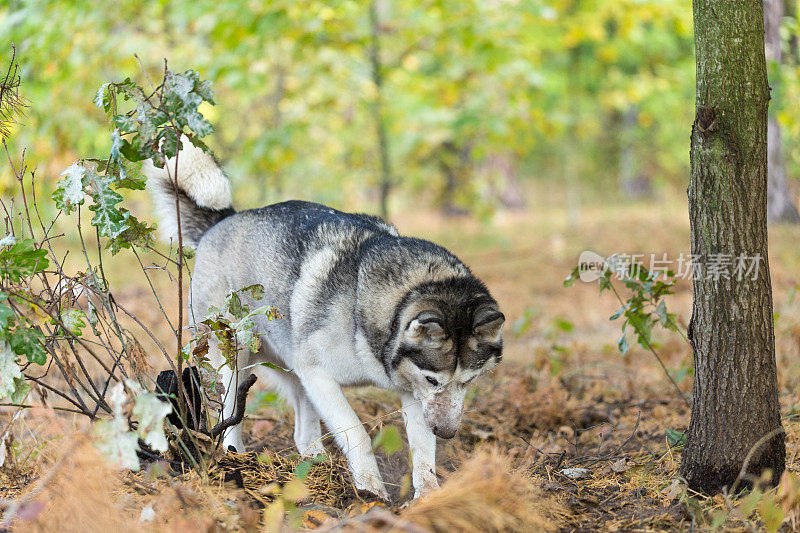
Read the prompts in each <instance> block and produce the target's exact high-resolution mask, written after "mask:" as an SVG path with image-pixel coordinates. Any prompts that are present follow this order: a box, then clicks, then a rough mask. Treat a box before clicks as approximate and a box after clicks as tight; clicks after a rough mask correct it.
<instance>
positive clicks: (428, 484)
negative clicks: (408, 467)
mask: <svg viewBox="0 0 800 533" xmlns="http://www.w3.org/2000/svg"><path fill="white" fill-rule="evenodd" d="M438 488H439V479H438V478H437V477H436V474H434V473H433V471H428V472H426V475H423V476H420V478H419V479H415V480H414V499H417V498H421V497H423V496H425V495H426V494H428V493H429V492H432V491H434V490H436V489H438Z"/></svg>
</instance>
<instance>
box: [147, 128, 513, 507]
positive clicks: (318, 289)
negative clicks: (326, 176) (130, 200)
mask: <svg viewBox="0 0 800 533" xmlns="http://www.w3.org/2000/svg"><path fill="white" fill-rule="evenodd" d="M182 144H183V148H182V150H181V152H180V154H179V157H178V160H179V167H178V172H177V175H178V180H177V187H176V185H175V181H174V180H173V177H174V174H175V162H174V160H172V161H169V162H168V163H167V167H166V169H158V168H156V167H155V166H153V165H152V164H146V165H145V167H144V172H145V174H146V175H147V177H148V178H149V180H148V188H149V189H150V190H151V191H153V196H154V205H155V206H156V211H157V214H158V216H159V217H160V218H161V224H160V226H161V228H162V230H165V231H162V234H163V235H164V236H165V237H166V238H167V239H172V240H173V241H175V239H176V236H177V224H176V222H175V220H176V212H175V199H176V194H177V196H178V198H179V200H180V216H181V229H182V234H183V239H184V244H185V245H190V246H193V247H196V259H195V265H194V273H193V276H192V287H191V312H192V315H193V318H194V320H197V321H201V320H203V317H205V316H206V315H207V314H208V312H209V309H210V307H211V306H220V305H222V304H223V302H224V301H225V298H226V296H227V295H228V294H229V293H230V292H231V291H235V290H239V289H241V288H243V287H246V286H249V285H253V284H261V285H263V286H264V288H265V293H266V296H265V299H264V300H263V301H262V302H248V303H250V304H251V305H262V304H263V303H269V304H270V305H274V306H275V307H276V308H277V309H278V311H279V312H280V313H281V314H282V315H283V318H281V319H278V320H273V321H268V320H266V319H265V318H263V317H257V319H256V324H255V331H256V332H258V333H259V334H260V336H261V339H262V343H261V349H260V350H259V351H258V352H257V353H251V352H250V351H249V350H247V349H246V348H245V349H243V350H241V351H240V352H239V354H238V367H237V368H238V369H244V370H237V371H235V370H232V369H231V368H230V367H228V366H227V365H224V360H223V358H222V356H221V354H220V352H219V349H218V347H217V346H216V344H215V339H212V340H211V341H210V344H211V346H210V350H209V358H210V359H211V362H212V364H213V365H214V366H215V367H219V368H220V374H221V375H222V382H223V384H224V385H225V386H226V389H227V390H228V391H229V392H228V393H227V394H226V397H225V402H224V409H223V416H226V417H227V416H229V415H230V414H231V413H232V412H233V411H234V408H235V405H234V402H235V394H233V393H231V392H230V391H235V390H236V386H237V384H238V383H239V381H240V380H241V379H243V378H244V376H245V375H246V374H247V373H249V372H250V371H251V369H250V368H252V365H254V364H255V363H258V362H264V361H269V362H272V363H275V364H277V365H280V366H281V367H284V368H289V369H293V371H292V372H281V371H276V370H272V369H269V368H266V367H264V366H261V365H258V366H256V367H255V368H256V369H258V371H259V372H258V373H259V374H260V375H261V377H262V378H266V380H267V381H268V382H269V383H270V384H271V385H272V386H274V387H275V388H276V389H277V390H278V392H279V393H280V394H281V395H282V396H283V397H284V398H285V399H286V400H288V402H289V403H290V404H291V405H292V407H293V408H294V412H295V428H294V440H295V444H296V445H297V448H298V450H299V451H300V452H301V453H303V454H307V455H314V454H317V453H321V452H323V451H324V448H323V446H322V431H321V428H320V421H322V422H324V423H325V427H326V428H327V430H328V431H329V432H330V433H331V434H333V435H334V437H335V440H336V443H337V444H338V446H339V447H340V448H341V449H342V451H343V453H344V454H345V455H346V457H347V460H348V464H349V466H350V469H351V471H352V473H353V478H354V481H355V484H356V487H357V488H358V489H362V490H368V491H370V492H372V493H375V494H377V495H379V496H382V497H384V498H388V493H387V492H386V488H385V486H384V483H383V480H382V479H381V475H380V472H379V471H378V465H377V463H376V461H375V456H374V455H373V452H372V448H371V442H370V439H369V436H368V435H367V432H366V430H365V429H364V427H363V425H362V424H361V421H360V420H359V418H358V416H357V415H356V413H355V412H354V411H353V409H352V408H351V407H350V405H349V403H348V402H347V399H346V398H345V395H344V393H343V392H342V387H343V386H350V385H375V386H378V387H381V388H384V389H390V390H396V391H398V392H399V393H400V395H401V398H402V405H403V408H402V411H403V418H404V421H405V425H406V433H407V436H408V441H409V446H410V448H411V454H412V470H413V473H412V481H413V485H414V489H415V496H417V497H418V496H420V495H421V494H423V493H425V492H427V491H429V490H431V489H434V488H436V487H437V486H438V481H437V477H436V436H439V437H441V438H446V439H449V438H452V437H453V436H454V435H455V433H456V431H457V429H458V426H459V425H460V422H461V414H462V410H463V406H464V395H465V393H466V390H467V384H468V383H469V382H470V381H472V380H473V379H475V378H476V377H477V376H478V375H480V374H481V373H482V372H485V371H486V370H489V369H492V368H494V367H495V365H497V363H499V362H500V359H501V353H502V339H501V331H502V327H503V322H504V320H505V318H504V316H503V314H502V313H501V312H500V311H499V309H498V305H497V302H496V301H495V300H494V299H493V298H492V296H491V295H490V294H489V291H488V290H487V288H486V286H485V285H484V284H483V283H482V282H481V281H480V280H478V279H477V278H476V277H475V276H474V275H473V274H472V273H471V272H470V270H469V268H467V266H465V265H464V263H462V262H461V261H460V260H459V259H458V258H457V257H456V256H455V255H453V254H451V253H450V252H448V251H447V250H445V249H444V248H442V247H441V246H437V245H436V244H433V243H431V242H428V241H424V240H421V239H415V238H410V237H403V236H400V235H399V234H398V232H397V230H396V229H395V227H394V226H392V225H391V224H388V223H386V222H384V221H383V220H381V219H379V218H377V217H374V216H369V215H363V214H351V213H343V212H341V211H337V210H335V209H331V208H329V207H325V206H323V205H320V204H315V203H310V202H302V201H289V202H281V203H278V204H274V205H270V206H267V207H262V208H260V209H250V210H247V211H241V212H238V213H236V212H234V210H233V208H232V207H231V200H230V185H229V183H228V180H227V178H226V177H225V175H224V174H223V172H222V170H221V169H220V167H219V165H217V163H216V161H215V160H214V159H213V158H212V157H211V156H209V155H207V154H205V153H203V152H202V151H200V150H199V149H197V148H195V147H193V146H191V144H190V143H189V142H188V141H187V140H186V139H185V138H184V139H183V143H182ZM167 169H168V170H167ZM212 337H213V336H212ZM248 367H250V368H248ZM223 444H224V446H225V447H226V449H227V448H228V447H229V446H231V445H232V446H234V447H235V448H236V449H237V450H239V451H243V450H244V445H243V443H242V430H241V425H238V426H236V427H233V428H231V429H230V430H229V431H228V432H227V433H226V434H225V436H224V440H223Z"/></svg>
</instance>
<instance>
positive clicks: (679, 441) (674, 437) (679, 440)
mask: <svg viewBox="0 0 800 533" xmlns="http://www.w3.org/2000/svg"><path fill="white" fill-rule="evenodd" d="M664 431H665V432H666V434H667V444H669V445H670V447H671V448H683V447H684V446H685V445H686V432H685V431H676V430H674V429H670V428H666V429H665V430H664Z"/></svg>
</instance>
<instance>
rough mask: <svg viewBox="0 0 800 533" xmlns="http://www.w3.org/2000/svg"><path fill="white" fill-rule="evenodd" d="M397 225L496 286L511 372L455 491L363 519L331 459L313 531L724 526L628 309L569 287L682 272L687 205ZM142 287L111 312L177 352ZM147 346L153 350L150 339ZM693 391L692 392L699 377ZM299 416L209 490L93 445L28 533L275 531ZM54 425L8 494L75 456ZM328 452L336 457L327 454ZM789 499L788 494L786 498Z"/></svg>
mask: <svg viewBox="0 0 800 533" xmlns="http://www.w3.org/2000/svg"><path fill="white" fill-rule="evenodd" d="M397 222H398V225H399V226H400V228H401V230H402V231H404V232H406V233H410V234H415V235H419V236H422V237H427V238H430V239H432V240H435V241H438V242H440V243H442V244H444V245H445V246H447V247H449V248H450V249H452V250H453V251H454V252H455V253H456V254H458V255H459V256H461V257H462V258H463V259H464V260H465V261H466V262H467V263H469V264H470V266H471V267H472V268H473V270H474V271H475V272H476V273H477V274H478V275H479V276H481V277H482V278H483V279H484V281H485V282H486V283H487V285H488V286H489V287H490V288H491V289H492V291H493V293H494V294H495V296H496V297H497V298H498V300H499V301H500V304H501V307H502V309H503V310H504V312H505V314H506V316H507V318H508V322H509V327H508V328H507V332H508V333H507V334H506V336H505V340H506V349H505V360H504V363H503V364H502V365H501V366H500V367H499V368H498V370H497V371H495V372H494V373H492V374H491V375H488V376H485V377H483V378H481V379H480V380H479V381H478V382H477V383H476V384H475V387H474V388H473V389H472V390H471V391H470V394H469V396H468V402H467V410H466V412H465V415H464V420H463V426H462V429H461V431H460V432H459V434H458V436H457V437H456V438H455V439H453V440H450V441H440V442H439V444H440V449H439V453H438V462H439V465H438V467H439V471H440V472H442V473H443V474H444V475H445V476H446V482H445V483H444V485H443V488H442V489H441V490H439V491H437V492H434V493H432V494H430V495H429V496H427V497H426V498H425V499H423V500H421V501H418V502H414V503H413V504H411V505H410V506H408V507H407V508H401V507H394V508H390V509H386V508H381V507H369V506H364V505H363V503H362V502H360V501H359V500H358V499H357V498H355V497H354V495H353V493H352V489H351V488H350V486H349V485H348V481H347V476H346V472H345V471H344V469H343V463H342V459H341V457H338V456H337V455H336V454H335V453H332V454H331V456H332V459H331V460H330V461H329V462H327V463H322V464H320V465H316V466H315V467H314V469H312V471H311V473H310V474H309V478H308V485H309V486H310V488H311V496H310V497H309V498H308V499H307V501H306V502H304V503H301V504H300V507H301V510H302V511H303V512H304V515H303V516H304V518H305V520H304V524H305V525H306V526H307V527H317V526H319V525H323V524H324V525H323V527H327V528H333V529H339V530H353V531H354V530H371V531H374V530H385V531H390V530H392V531H445V530H446V531H458V530H487V531H491V530H494V531H506V530H520V531H521V530H525V531H537V530H545V529H555V530H563V531H571V530H585V531H597V530H625V531H651V530H675V529H690V528H692V527H695V528H697V529H701V530H703V529H705V530H707V529H710V526H711V521H712V519H713V517H714V516H715V513H723V512H728V511H729V507H730V505H731V503H730V502H727V501H725V500H724V499H723V498H720V497H717V498H705V497H703V496H701V495H697V494H692V493H691V492H690V491H686V490H685V489H684V488H682V487H681V486H680V485H679V484H676V481H675V480H676V475H677V469H678V466H679V464H680V450H679V449H670V447H669V446H668V445H667V442H666V434H665V432H666V429H667V428H669V429H675V430H678V431H682V430H683V429H685V428H686V427H687V425H688V422H689V411H688V409H686V407H685V406H684V405H683V404H682V402H681V401H680V400H679V399H678V398H677V397H676V395H675V393H674V391H673V390H671V389H670V386H669V384H668V383H667V382H666V380H665V379H664V377H663V374H661V371H660V369H659V368H658V366H657V364H656V363H655V361H654V360H653V359H652V356H651V355H649V354H647V353H645V352H643V351H641V350H640V349H638V348H636V347H633V349H632V350H631V351H630V352H629V353H628V354H627V355H626V356H624V357H623V356H621V355H620V354H619V352H618V351H617V349H616V346H615V343H616V339H617V338H618V337H619V325H618V324H617V323H612V322H609V321H608V317H609V316H610V315H611V314H612V313H613V312H614V311H615V310H616V308H617V307H618V303H617V302H616V301H615V300H613V297H610V296H608V295H604V296H603V297H598V295H597V287H596V286H594V285H588V284H586V285H583V284H579V285H578V286H576V287H574V288H571V289H564V288H562V286H561V281H562V280H563V278H564V276H565V275H566V274H567V272H568V271H569V270H570V268H571V267H572V266H573V264H574V262H575V260H576V258H577V256H578V254H579V253H580V251H582V250H584V249H593V250H596V251H598V252H600V253H603V254H610V253H613V252H628V253H634V252H647V253H649V252H654V253H658V254H660V253H662V252H667V253H668V254H669V256H670V257H675V256H677V255H678V254H679V253H681V252H684V253H686V252H688V246H689V244H688V243H689V237H688V220H687V217H686V214H685V200H683V199H673V200H669V199H667V201H665V202H664V203H662V204H660V205H659V206H657V207H654V206H653V205H652V204H628V205H624V206H612V207H608V206H596V207H592V206H589V207H585V209H584V211H583V216H582V218H581V220H579V221H570V220H568V219H567V217H566V214H565V210H563V209H561V208H560V207H554V206H553V205H549V204H546V203H544V202H540V203H539V204H538V205H533V206H532V207H531V211H530V212H528V213H525V214H510V215H501V216H499V217H498V218H497V219H496V220H495V221H494V222H493V223H492V224H490V225H488V226H484V225H481V224H478V223H476V222H474V221H464V220H456V221H447V220H444V219H441V218H440V217H438V216H435V215H431V214H430V213H421V214H415V215H413V216H411V215H407V216H405V217H404V218H403V219H402V220H399V221H397ZM798 237H800V230H798V228H792V227H778V228H773V229H772V230H771V237H770V267H771V270H772V282H773V287H774V291H775V298H774V300H775V310H776V312H777V314H778V316H777V317H776V322H775V327H776V344H777V352H778V369H779V382H780V387H781V391H782V395H781V407H782V411H783V413H784V425H785V428H786V431H787V467H788V470H789V471H790V472H793V473H795V474H797V473H798V472H800V421H798V420H800V416H798V415H797V413H798V412H800V397H798V394H797V390H798V387H800V366H798V365H797V357H798V356H800V297H795V298H794V299H792V298H791V297H790V295H791V292H792V290H793V287H795V286H797V285H798V283H800V277H798V275H797V272H800V260H798V256H797V251H796V243H797V240H798ZM106 271H107V272H108V273H109V275H110V277H111V278H112V286H113V285H114V279H118V280H120V281H122V280H124V279H126V276H128V275H129V272H130V269H129V265H125V264H124V262H121V263H120V262H117V263H115V262H114V261H112V262H110V264H107V265H106ZM151 274H152V276H153V277H154V279H155V283H156V285H157V286H158V287H159V288H160V289H161V288H163V287H166V286H167V284H168V279H167V277H166V274H164V273H162V272H160V271H152V273H151ZM161 278H163V279H161ZM144 284H145V282H144V281H143V280H132V281H128V285H123V286H122V288H121V290H119V291H117V292H116V293H115V297H116V298H117V299H119V300H120V301H121V302H123V304H124V305H126V307H128V308H130V309H132V310H134V311H135V312H136V313H137V315H139V316H141V317H142V318H143V319H144V320H145V321H146V322H147V323H148V325H150V326H153V327H154V331H156V333H157V334H158V335H159V336H160V337H162V338H167V336H168V335H169V333H168V331H167V329H168V328H167V327H166V326H165V325H164V324H163V320H162V319H161V318H160V316H159V313H158V311H157V309H154V306H153V304H152V302H151V301H150V300H149V299H148V296H147V292H146V291H145V290H143V289H142V288H141V287H143V286H144ZM161 292H162V294H166V295H169V294H172V292H173V291H172V290H171V289H170V290H169V291H167V290H162V291H161ZM164 304H165V307H167V309H169V310H172V309H174V308H175V302H174V301H171V300H170V299H169V297H166V298H165V301H164ZM690 304H691V290H690V286H689V285H688V284H687V283H685V282H681V283H680V284H679V286H678V290H677V294H675V295H674V296H671V297H670V298H669V299H668V301H667V306H668V308H669V309H670V311H674V312H677V313H678V316H679V322H681V323H683V324H684V325H685V324H686V323H687V322H688V318H689V312H690ZM526 311H531V317H532V318H531V327H530V328H529V329H528V330H527V331H526V332H525V333H523V334H521V335H520V336H518V337H517V336H514V335H513V333H512V331H511V330H512V328H511V327H510V326H511V325H512V324H513V323H515V322H516V321H518V320H520V319H521V317H522V316H523V313H525V312H526ZM557 320H566V321H568V322H569V323H571V324H572V325H573V326H574V329H573V330H572V331H565V330H562V329H559V328H557V327H555V326H554V324H555V323H556V321H557ZM658 340H659V341H660V347H659V351H660V353H661V355H662V357H663V358H664V360H665V363H666V364H667V367H668V368H670V369H677V368H679V367H680V366H681V365H682V364H685V363H687V362H689V361H690V357H691V354H690V349H689V347H688V346H687V345H686V344H685V343H684V342H683V340H682V339H680V338H677V337H675V336H673V335H671V334H659V335H658ZM143 344H145V349H147V350H148V351H150V352H151V353H155V351H154V350H152V347H151V346H148V345H147V341H146V340H143ZM151 362H152V363H153V364H154V365H155V367H156V369H158V368H159V367H160V366H163V364H162V363H161V362H160V361H159V359H158V358H156V357H153V358H151ZM256 386H257V387H258V385H256ZM680 386H681V388H682V390H683V391H684V392H687V393H690V392H691V388H692V380H691V376H688V377H686V378H685V379H684V380H683V381H682V382H681V383H680ZM349 396H350V398H351V400H352V401H353V402H352V403H353V405H354V407H355V408H356V410H357V412H358V413H359V415H360V416H361V417H362V420H372V419H373V418H375V417H379V416H381V415H383V414H385V413H388V412H390V411H393V410H394V409H396V408H397V407H398V403H397V399H396V398H394V397H393V396H391V395H388V394H384V393H380V392H377V391H375V390H370V389H366V390H357V391H353V392H351V393H349ZM292 418H293V417H292V416H291V415H290V413H287V412H286V410H285V409H282V408H279V407H275V406H260V407H258V408H257V410H256V411H254V412H251V413H250V419H249V420H248V421H247V422H246V425H245V437H246V439H248V440H246V444H247V446H248V449H250V450H255V451H256V452H261V453H264V454H266V455H265V456H262V459H261V460H259V459H258V458H257V456H256V455H254V454H237V455H235V456H230V457H229V458H228V459H227V461H228V462H227V463H224V462H223V463H222V464H220V465H217V466H216V467H214V469H212V474H211V476H210V477H209V478H205V479H204V478H202V477H201V476H199V475H198V474H197V473H194V472H187V473H181V474H175V473H171V474H170V473H164V472H160V473H159V472H157V471H156V470H158V469H154V470H153V471H150V472H143V473H139V474H127V475H124V476H123V475H120V474H118V473H115V472H113V471H109V470H108V469H106V468H105V467H104V466H102V464H101V463H99V462H98V461H97V458H96V457H95V456H94V455H93V453H94V452H93V451H92V450H91V448H80V449H79V452H78V451H76V452H75V453H74V454H73V455H74V457H72V458H71V459H70V460H69V461H68V462H65V463H64V466H63V467H62V468H61V470H59V472H58V474H57V475H54V477H53V478H52V483H50V484H48V488H47V489H46V490H44V491H43V492H41V493H40V494H39V496H38V498H39V499H40V500H41V501H42V502H44V503H46V507H45V508H44V509H42V510H41V512H40V514H38V515H36V517H34V521H33V522H31V521H25V522H24V524H23V523H19V524H18V525H17V529H19V530H25V531H27V530H29V529H31V528H39V530H46V529H48V528H50V530H53V529H56V530H70V529H69V528H72V529H71V530H77V529H81V530H83V531H94V530H109V529H110V528H112V527H113V528H116V529H118V530H120V531H125V530H126V528H133V529H137V530H141V529H143V528H145V529H149V530H155V531H215V530H257V529H258V528H260V527H261V526H262V525H263V524H262V523H261V521H262V520H263V516H262V514H261V508H262V507H264V506H268V505H270V503H271V502H272V501H273V499H274V498H273V496H272V495H270V494H271V493H268V492H265V491H263V490H261V489H262V488H263V487H265V486H267V485H269V484H271V483H278V484H280V483H284V482H286V481H287V480H288V479H291V475H292V471H293V470H294V468H295V466H296V465H297V462H298V459H297V457H295V456H293V455H291V453H289V452H288V451H287V450H291V448H292V438H291V434H292ZM52 420H53V419H51V418H49V419H41V418H40V419H37V418H36V417H28V418H26V419H24V420H22V421H21V422H19V423H17V424H16V425H15V427H14V432H13V433H14V438H15V440H16V442H17V443H18V446H17V447H16V448H15V450H14V453H13V454H12V456H11V458H10V460H9V462H8V464H7V465H6V466H5V467H4V468H3V469H0V494H1V495H2V496H3V497H6V498H12V497H19V496H18V495H19V494H20V492H22V493H23V495H24V494H25V491H30V490H33V489H34V487H36V482H37V480H41V479H43V478H44V477H45V476H46V475H47V473H48V472H50V471H52V469H53V465H54V464H56V462H57V461H58V457H60V456H61V455H60V454H61V453H62V452H61V450H63V449H64V448H63V446H64V445H59V444H58V443H59V442H61V441H65V440H69V439H64V438H63V436H64V435H71V434H73V433H75V432H76V431H79V430H80V428H75V427H74V426H72V425H66V424H62V425H60V426H58V427H56V428H55V429H53V428H51V426H52ZM61 420H63V418H62V419H61ZM370 427H371V428H372V429H374V427H375V424H370ZM48 428H50V429H48ZM59 435H60V436H61V437H59ZM32 436H35V440H34V439H32ZM67 446H68V445H67ZM327 447H328V449H329V451H330V450H332V445H331V444H330V443H327ZM31 450H34V453H31ZM487 450H491V451H487ZM278 452H280V453H278ZM264 457H270V458H271V459H269V460H267V461H264V460H263V458H264ZM407 457H408V456H407V449H406V450H404V451H403V452H400V453H398V454H395V455H394V456H392V457H388V458H387V457H384V456H380V457H379V463H380V466H381V468H382V470H383V472H384V473H385V475H386V478H387V482H389V485H390V486H393V487H395V489H397V487H398V486H400V485H402V477H403V476H405V475H407V473H408V471H409V466H408V461H407ZM565 467H571V468H585V469H586V470H587V473H588V474H587V476H586V477H585V478H583V479H579V480H574V479H569V478H568V477H566V476H564V475H563V474H562V473H561V470H562V469H563V468H565ZM234 471H235V472H237V473H238V478H239V479H240V481H241V486H239V485H237V483H236V478H237V474H233V473H232V472H234ZM226 478H227V479H228V481H225V479H226ZM798 486H800V485H798ZM782 490H784V492H786V488H785V485H784V488H783V489H782ZM799 490H800V489H799ZM790 492H791V491H790ZM795 492H798V491H795ZM396 493H398V494H399V493H400V491H397V490H396ZM773 494H777V493H773ZM795 496H796V494H795V495H794V496H793V497H795ZM23 497H24V496H23ZM795 499H798V498H795ZM790 500H791V498H788V497H787V498H784V500H783V502H784V503H786V502H789V501H790ZM37 501H39V500H37ZM791 501H794V500H791ZM401 503H402V500H398V501H397V504H398V505H400V504H401ZM795 503H796V502H795ZM733 505H734V506H735V505H736V502H734V503H733ZM786 505H788V503H786ZM148 507H152V509H153V517H152V519H151V520H150V521H148V522H139V517H140V515H141V513H142V510H143V509H146V508H148ZM73 508H74V509H77V510H73ZM87 509H91V510H92V512H91V513H90V512H86V510H87ZM793 512H794V513H795V515H793V516H795V521H796V516H797V512H796V510H795V511H793ZM350 515H352V516H350ZM757 520H758V518H757V517H744V518H741V517H736V516H733V517H732V518H731V519H730V520H728V521H727V522H726V523H725V525H724V528H725V529H731V530H736V529H755V528H757V527H759V525H758V524H759V523H758V522H757ZM287 524H288V522H287ZM28 526H30V527H28ZM787 527H789V526H787Z"/></svg>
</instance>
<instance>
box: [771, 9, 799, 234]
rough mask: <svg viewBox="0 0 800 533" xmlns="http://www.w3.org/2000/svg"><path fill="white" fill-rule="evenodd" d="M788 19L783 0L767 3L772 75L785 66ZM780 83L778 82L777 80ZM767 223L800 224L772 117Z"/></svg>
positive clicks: (781, 141) (777, 129) (779, 130)
mask: <svg viewBox="0 0 800 533" xmlns="http://www.w3.org/2000/svg"><path fill="white" fill-rule="evenodd" d="M783 16H784V4H783V0H764V40H765V45H766V53H767V60H768V61H769V62H770V63H771V64H772V68H771V69H770V71H771V72H773V73H777V67H778V65H780V64H782V63H783V51H782V50H781V35H780V26H781V19H783ZM773 83H778V80H773ZM767 130H768V135H767V150H768V151H769V152H768V157H767V170H768V174H767V222H770V223H772V222H791V223H795V224H797V223H800V213H798V211H797V205H796V204H795V197H794V195H793V194H792V190H791V188H790V187H789V181H788V180H787V179H786V159H785V158H784V156H783V139H782V136H781V126H780V124H778V119H777V118H776V117H775V115H774V114H772V115H771V116H770V117H769V123H768V125H767Z"/></svg>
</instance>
